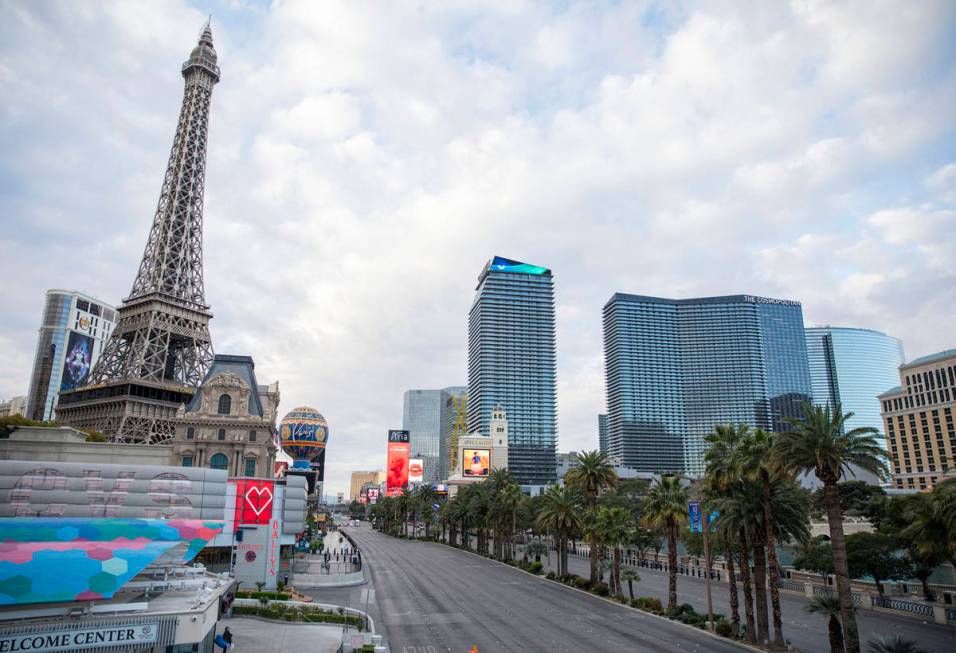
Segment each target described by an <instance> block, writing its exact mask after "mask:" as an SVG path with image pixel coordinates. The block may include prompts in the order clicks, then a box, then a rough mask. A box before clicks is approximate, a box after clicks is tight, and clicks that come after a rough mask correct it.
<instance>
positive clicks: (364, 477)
mask: <svg viewBox="0 0 956 653" xmlns="http://www.w3.org/2000/svg"><path fill="white" fill-rule="evenodd" d="M384 482H385V472H384V471H383V470H381V469H377V470H375V471H369V472H352V480H351V482H350V483H349V501H355V500H356V499H358V498H359V494H360V493H361V492H362V488H363V487H365V486H378V485H381V484H382V483H384Z"/></svg>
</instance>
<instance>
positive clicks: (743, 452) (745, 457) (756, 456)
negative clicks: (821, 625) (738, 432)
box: [731, 429, 785, 648]
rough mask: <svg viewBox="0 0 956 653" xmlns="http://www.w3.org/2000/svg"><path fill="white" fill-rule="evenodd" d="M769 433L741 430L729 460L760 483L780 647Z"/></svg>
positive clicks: (775, 630)
mask: <svg viewBox="0 0 956 653" xmlns="http://www.w3.org/2000/svg"><path fill="white" fill-rule="evenodd" d="M772 450H773V435H772V434H770V433H768V432H767V431H764V430H762V429H757V430H755V431H752V432H749V433H745V434H744V436H743V437H742V438H741V440H740V444H739V445H738V447H737V449H736V450H735V451H734V452H733V454H732V455H731V463H732V464H733V466H734V467H736V468H737V470H738V471H739V472H740V475H741V477H742V478H746V479H749V480H751V481H754V482H755V483H758V484H759V485H760V489H761V494H762V504H763V505H762V507H763V520H764V529H765V531H766V532H765V534H764V542H765V544H766V545H767V576H768V577H769V580H770V604H771V606H772V609H773V633H774V634H773V646H774V648H783V647H784V646H785V643H784V639H783V616H782V613H781V611H780V562H779V561H778V559H777V544H776V542H774V536H773V530H774V517H773V512H772V511H771V506H770V483H771V481H773V480H775V479H777V478H778V477H779V467H778V466H776V465H773V463H772V461H771V455H770V454H771V452H772Z"/></svg>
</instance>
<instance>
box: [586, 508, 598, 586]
mask: <svg viewBox="0 0 956 653" xmlns="http://www.w3.org/2000/svg"><path fill="white" fill-rule="evenodd" d="M588 505H589V506H590V508H591V516H592V517H594V515H595V514H596V513H597V494H593V495H590V496H588ZM588 547H589V548H590V549H591V551H590V553H591V556H590V562H591V585H594V583H596V582H597V580H598V559H597V555H598V536H597V533H595V532H593V531H592V532H591V534H590V536H589V537H588Z"/></svg>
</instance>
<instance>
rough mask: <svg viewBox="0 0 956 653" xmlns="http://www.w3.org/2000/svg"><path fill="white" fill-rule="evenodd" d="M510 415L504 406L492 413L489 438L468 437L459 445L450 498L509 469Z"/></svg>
mask: <svg viewBox="0 0 956 653" xmlns="http://www.w3.org/2000/svg"><path fill="white" fill-rule="evenodd" d="M508 442H509V426H508V414H507V413H506V412H505V409H504V408H503V407H502V406H501V405H498V406H495V407H494V408H492V410H491V416H490V418H489V420H488V435H485V434H484V433H469V434H468V435H466V436H464V437H462V438H460V439H459V441H458V456H457V458H458V460H459V463H458V466H457V468H456V469H453V470H452V472H451V474H449V476H448V496H449V497H452V496H455V494H457V492H458V488H459V487H461V486H462V485H468V484H470V483H478V482H481V481H483V480H484V479H486V478H488V476H489V475H490V474H491V472H492V471H493V470H495V469H509V467H508V465H509V460H510V456H509V455H508V446H509V445H508Z"/></svg>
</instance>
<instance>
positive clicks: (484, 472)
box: [461, 449, 491, 478]
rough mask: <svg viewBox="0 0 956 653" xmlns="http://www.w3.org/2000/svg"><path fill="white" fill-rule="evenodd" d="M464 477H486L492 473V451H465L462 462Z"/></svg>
mask: <svg viewBox="0 0 956 653" xmlns="http://www.w3.org/2000/svg"><path fill="white" fill-rule="evenodd" d="M461 468H462V469H461V473H462V476H470V477H478V478H480V477H484V476H488V475H489V474H490V473H491V450H490V449H465V450H464V455H463V456H462V460H461Z"/></svg>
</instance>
